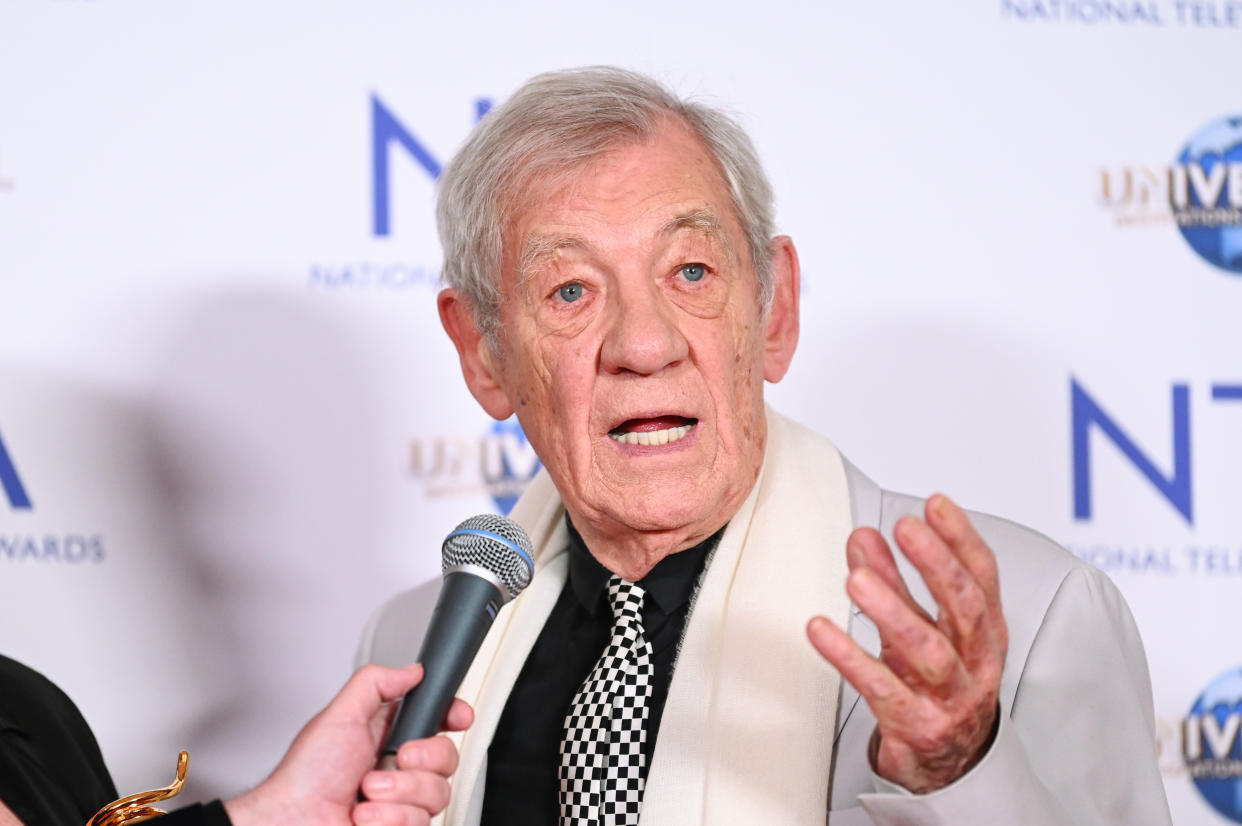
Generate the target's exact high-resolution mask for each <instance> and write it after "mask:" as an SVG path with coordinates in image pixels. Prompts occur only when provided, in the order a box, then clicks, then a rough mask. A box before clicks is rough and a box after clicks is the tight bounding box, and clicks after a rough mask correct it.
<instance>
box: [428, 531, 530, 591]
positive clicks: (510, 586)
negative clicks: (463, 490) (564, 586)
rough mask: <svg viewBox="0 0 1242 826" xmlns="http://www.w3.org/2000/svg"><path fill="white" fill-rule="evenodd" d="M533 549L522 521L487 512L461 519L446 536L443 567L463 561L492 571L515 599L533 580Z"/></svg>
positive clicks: (446, 569) (447, 567) (446, 567)
mask: <svg viewBox="0 0 1242 826" xmlns="http://www.w3.org/2000/svg"><path fill="white" fill-rule="evenodd" d="M518 549H520V551H519V550H518ZM533 553H534V552H533V549H532V548H531V544H530V537H529V536H527V535H526V531H524V530H522V526H521V525H519V524H518V523H516V522H514V521H513V520H512V519H505V518H504V517H503V516H496V515H495V514H491V513H484V514H480V515H479V516H472V517H470V518H469V519H467V520H466V521H465V522H462V523H461V524H460V525H458V526H457V527H456V529H454V530H453V532H452V533H451V534H449V535H448V538H447V539H445V540H444V547H443V549H442V551H441V563H442V565H441V567H442V570H443V571H444V572H446V573H447V572H448V571H449V570H450V569H452V568H456V567H458V566H461V565H475V566H478V567H480V568H483V569H484V570H487V571H490V572H491V573H492V574H493V575H494V576H495V577H496V578H497V579H499V580H500V581H501V582H502V583H504V586H505V588H506V589H507V590H508V592H509V595H508V599H513V598H514V597H516V596H517V595H518V594H519V593H521V591H522V589H523V588H525V587H526V586H527V585H529V584H530V578H531V574H532V573H533V569H532V564H531V557H532V556H533Z"/></svg>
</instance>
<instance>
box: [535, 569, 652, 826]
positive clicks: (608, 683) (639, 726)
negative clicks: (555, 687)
mask: <svg viewBox="0 0 1242 826" xmlns="http://www.w3.org/2000/svg"><path fill="white" fill-rule="evenodd" d="M645 596H646V593H644V591H643V589H642V588H640V587H639V586H637V585H635V584H634V583H632V582H626V581H625V580H624V579H622V578H621V577H619V576H613V577H612V578H611V579H609V580H608V601H609V602H610V603H612V614H613V626H612V639H610V640H609V641H608V647H607V648H605V649H604V653H603V654H602V655H601V656H600V658H599V662H598V663H596V664H595V668H594V669H593V670H592V671H591V673H590V674H589V675H588V676H587V678H586V680H585V681H584V682H583V683H582V687H581V688H579V689H578V693H577V694H576V695H575V696H574V699H573V702H572V703H570V706H569V714H567V715H566V716H565V738H564V739H563V740H562V741H561V766H560V770H559V771H558V772H557V776H558V777H559V778H560V781H561V791H560V803H561V822H560V826H634V825H635V824H637V823H638V815H639V812H640V811H641V810H642V803H643V782H644V775H645V774H646V772H645V771H644V769H645V768H646V757H645V756H644V755H643V742H644V741H646V739H647V729H646V724H647V700H648V699H649V698H650V697H651V673H652V666H651V643H649V642H647V638H646V637H645V636H644V635H643V598H644V597H645Z"/></svg>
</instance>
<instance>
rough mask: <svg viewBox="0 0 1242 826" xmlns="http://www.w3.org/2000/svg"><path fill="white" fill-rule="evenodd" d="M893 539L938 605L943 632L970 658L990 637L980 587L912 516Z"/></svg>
mask: <svg viewBox="0 0 1242 826" xmlns="http://www.w3.org/2000/svg"><path fill="white" fill-rule="evenodd" d="M893 537H894V538H895V539H896V540H897V544H898V545H899V546H901V550H902V552H903V553H905V555H906V557H907V558H908V559H909V560H910V561H911V562H912V563H914V566H915V567H916V568H918V569H919V573H920V574H922V576H923V581H924V582H925V583H927V589H928V590H929V591H931V595H932V597H933V598H934V599H935V600H936V604H937V605H939V606H940V609H941V616H942V618H943V621H942V622H943V624H944V625H945V626H946V628H945V630H946V633H949V634H951V635H952V638H953V640H954V642H955V643H956V644H957V646H958V648H959V649H960V650H961V651H962V652H963V653H969V654H970V655H971V656H972V657H973V656H974V655H975V654H976V653H977V652H978V650H980V648H981V647H983V646H984V645H986V643H987V642H988V641H989V639H990V634H991V627H990V625H991V619H992V617H991V611H990V606H989V603H988V597H987V594H986V593H985V592H984V588H983V586H982V584H981V583H980V582H979V581H978V580H976V579H975V578H974V576H973V575H972V574H971V572H970V571H969V570H967V568H966V566H965V565H963V564H962V563H961V561H960V560H959V559H958V558H957V555H956V554H955V553H954V552H953V550H952V549H950V548H949V546H948V545H947V544H946V543H945V541H944V540H943V539H941V537H940V535H939V534H937V533H936V531H934V530H933V529H932V528H931V527H930V526H928V525H927V524H926V523H925V522H923V521H922V520H920V519H916V518H915V517H913V516H905V517H902V518H901V519H899V520H898V521H897V525H896V526H895V527H894V529H893Z"/></svg>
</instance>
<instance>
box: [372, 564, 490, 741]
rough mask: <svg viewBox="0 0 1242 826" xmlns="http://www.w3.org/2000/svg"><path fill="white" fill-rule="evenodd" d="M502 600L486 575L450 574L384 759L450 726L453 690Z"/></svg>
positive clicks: (447, 575) (398, 714)
mask: <svg viewBox="0 0 1242 826" xmlns="http://www.w3.org/2000/svg"><path fill="white" fill-rule="evenodd" d="M500 606H501V595H500V591H499V590H498V589H497V588H496V585H495V584H493V583H491V582H489V581H488V580H486V579H484V578H483V577H481V576H478V575H477V574H473V573H469V572H465V571H450V572H449V573H447V574H445V576H444V585H443V587H442V588H441V589H440V596H439V598H438V599H437V600H436V607H435V610H434V611H433V612H432V615H431V624H430V625H429V626H428V628H427V636H426V637H425V638H424V639H423V644H422V648H421V649H419V652H418V661H419V662H420V663H422V664H423V681H422V682H421V683H419V684H418V685H416V686H414V688H412V689H411V690H410V692H409V693H408V694H406V695H405V698H404V699H403V700H402V701H401V708H399V709H398V710H397V715H396V717H395V718H394V720H393V724H392V728H391V729H390V730H389V732H388V739H387V740H386V741H385V742H384V747H383V749H381V750H380V755H381V762H382V763H388V764H389V765H391V764H392V761H391V760H389V759H388V758H389V757H391V756H394V755H396V753H397V749H399V748H400V747H401V744H402V743H405V742H407V741H410V740H421V739H423V738H424V737H431V736H432V735H434V734H436V733H438V732H439V731H440V729H441V728H442V727H443V726H444V718H445V717H446V716H447V715H448V710H449V706H451V705H452V704H453V696H454V695H455V694H456V693H457V688H458V687H459V686H460V685H461V681H462V680H463V679H465V677H466V672H467V671H468V670H470V663H471V662H472V661H473V660H474V655H475V653H476V652H478V650H479V646H480V645H482V644H483V638H484V637H486V636H487V631H488V629H489V628H491V627H492V621H493V620H494V619H496V612H497V611H499V610H500ZM393 760H395V757H393Z"/></svg>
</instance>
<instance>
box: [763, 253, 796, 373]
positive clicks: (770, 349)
mask: <svg viewBox="0 0 1242 826" xmlns="http://www.w3.org/2000/svg"><path fill="white" fill-rule="evenodd" d="M770 252H771V255H772V288H773V293H772V309H771V310H770V311H769V312H768V320H767V324H766V325H765V328H764V348H763V377H764V378H765V379H767V380H768V381H770V382H773V383H775V382H778V381H780V380H781V379H783V378H784V377H785V373H786V372H788V371H789V363H790V362H791V361H793V355H794V350H796V349H797V348H798V300H799V296H800V294H801V290H802V270H801V268H800V267H799V266H798V251H797V250H796V249H794V244H793V239H792V238H790V237H789V236H788V235H778V236H777V237H775V238H773V239H772V245H771V247H770Z"/></svg>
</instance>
